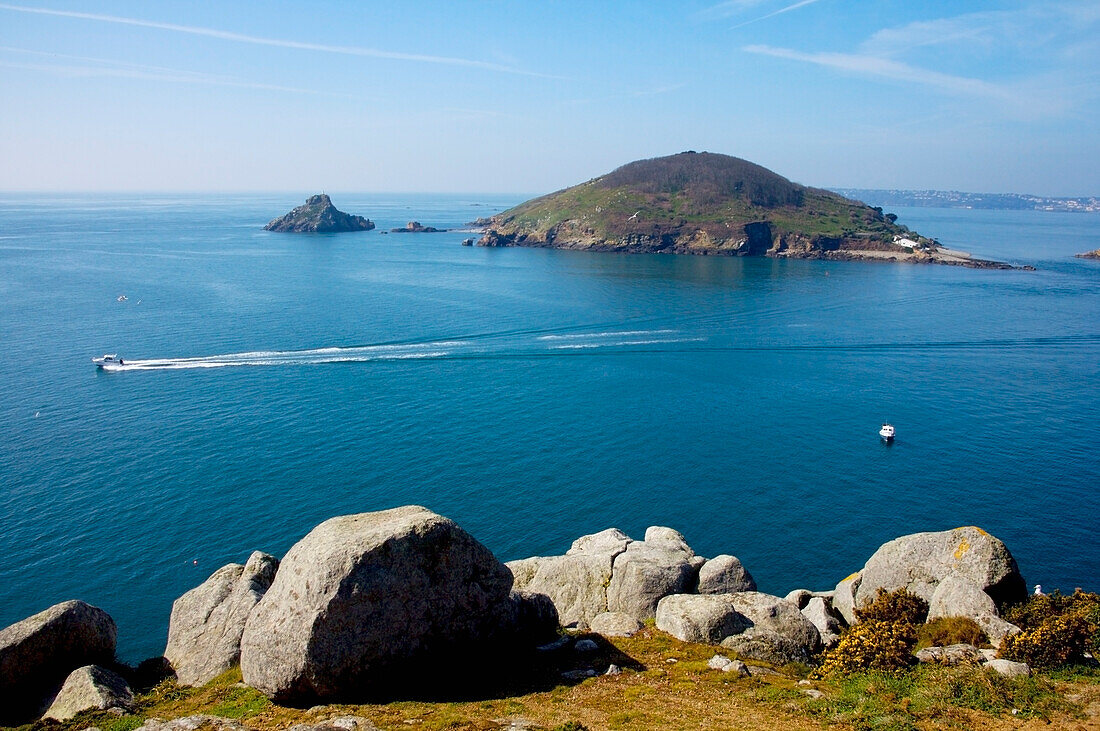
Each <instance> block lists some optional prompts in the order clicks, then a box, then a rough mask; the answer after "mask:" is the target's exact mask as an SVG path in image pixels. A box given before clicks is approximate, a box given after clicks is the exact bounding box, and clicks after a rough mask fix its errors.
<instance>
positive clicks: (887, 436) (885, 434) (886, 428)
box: [878, 424, 894, 442]
mask: <svg viewBox="0 0 1100 731" xmlns="http://www.w3.org/2000/svg"><path fill="white" fill-rule="evenodd" d="M878 435H879V436H880V437H882V439H883V441H885V442H892V441H894V425H893V424H883V425H882V428H881V429H879V430H878Z"/></svg>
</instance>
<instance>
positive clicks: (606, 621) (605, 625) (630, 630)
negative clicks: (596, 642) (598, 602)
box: [589, 612, 642, 637]
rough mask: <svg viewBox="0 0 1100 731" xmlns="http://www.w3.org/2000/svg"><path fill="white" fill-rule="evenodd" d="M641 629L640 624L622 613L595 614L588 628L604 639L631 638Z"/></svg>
mask: <svg viewBox="0 0 1100 731" xmlns="http://www.w3.org/2000/svg"><path fill="white" fill-rule="evenodd" d="M641 628H642V623H641V622H639V621H638V620H637V619H635V618H634V617H632V616H630V615H629V614H623V613H622V612H604V613H603V614H597V615H596V616H595V617H593V618H592V623H591V625H590V626H589V629H590V630H592V631H593V632H595V633H596V634H599V635H603V636H604V637H631V636H632V635H634V633H636V632H637V631H638V630H640V629H641Z"/></svg>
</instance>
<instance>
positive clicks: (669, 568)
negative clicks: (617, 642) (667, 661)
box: [607, 528, 697, 621]
mask: <svg viewBox="0 0 1100 731" xmlns="http://www.w3.org/2000/svg"><path fill="white" fill-rule="evenodd" d="M650 530H652V528H651V529H650ZM648 532H649V531H647V534H648ZM688 551H690V549H688ZM693 555H694V554H691V555H689V554H688V553H685V552H684V551H682V550H680V549H679V548H676V547H670V546H669V545H668V544H667V542H665V541H664V540H662V541H660V542H656V543H650V542H649V541H636V542H634V543H631V544H630V545H629V546H627V547H626V550H625V551H623V552H622V553H620V554H619V555H618V556H616V557H615V564H614V567H613V568H612V572H611V581H610V582H609V583H608V585H607V609H608V611H611V612H622V613H624V614H629V615H630V616H632V617H634V618H635V619H638V620H643V621H644V620H646V619H652V618H653V617H654V615H655V614H656V612H657V602H658V601H660V600H661V598H662V597H666V596H668V595H670V594H683V593H685V592H687V591H690V590H691V589H692V587H693V585H694V584H695V578H696V570H697V569H696V568H694V567H693V564H692V561H691V558H692V556H693Z"/></svg>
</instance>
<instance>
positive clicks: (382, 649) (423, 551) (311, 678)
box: [241, 506, 556, 703]
mask: <svg viewBox="0 0 1100 731" xmlns="http://www.w3.org/2000/svg"><path fill="white" fill-rule="evenodd" d="M511 586H512V574H511V573H510V572H509V571H508V569H507V568H506V567H505V566H504V565H503V564H501V563H500V562H499V561H497V560H496V558H494V557H493V555H492V554H491V553H490V552H489V550H488V549H487V548H485V547H484V546H483V545H481V544H480V543H478V542H477V541H476V540H474V538H473V537H472V536H470V535H469V534H468V533H466V531H464V530H462V529H461V528H459V527H458V526H457V525H455V524H454V522H452V521H451V520H448V519H447V518H444V517H442V516H440V515H436V514H435V513H432V512H431V511H429V510H427V509H425V508H422V507H418V506H408V507H403V508H395V509H393V510H384V511H381V512H377V513H363V514H359V515H346V516H341V517H337V518H332V519H330V520H327V521H325V522H324V523H321V524H320V525H319V526H317V527H316V528H314V529H313V530H312V531H310V533H309V534H308V535H307V536H305V537H304V538H303V539H302V540H300V541H299V542H298V543H296V544H295V545H294V546H293V547H291V549H290V551H289V552H287V554H286V556H285V557H284V558H283V561H282V564H281V565H280V567H279V571H278V573H277V574H276V575H275V581H274V582H273V583H272V584H271V588H270V589H268V591H267V593H266V594H265V595H264V597H263V598H262V599H261V600H260V602H259V603H258V604H257V605H256V607H255V609H253V610H252V613H251V614H250V615H249V617H248V622H247V623H246V625H245V630H244V635H243V636H242V638H241V672H242V673H243V675H244V681H245V682H246V683H247V684H249V685H251V686H252V687H254V688H257V689H258V690H260V691H261V692H263V693H264V694H266V695H267V696H268V697H270V698H272V699H274V700H276V701H279V702H288V703H301V702H305V701H312V700H315V699H321V700H345V699H347V700H354V699H357V698H362V697H365V696H369V695H373V694H376V693H386V692H387V691H390V690H392V688H393V687H394V685H395V684H396V683H398V682H400V681H402V680H408V679H410V678H413V677H418V676H422V677H419V680H420V681H423V680H424V678H425V677H427V676H429V675H433V674H435V671H434V670H432V669H433V668H438V667H439V666H440V664H441V663H447V662H451V661H453V660H454V658H455V657H457V656H459V655H460V654H463V653H465V654H466V656H467V657H478V656H484V655H486V654H491V651H493V650H496V649H501V648H504V647H507V646H510V645H511V644H512V643H513V642H517V641H519V640H518V639H517V638H519V637H521V636H522V635H523V634H524V632H523V631H522V629H523V628H521V627H518V626H517V622H519V621H521V619H520V618H522V617H523V616H531V613H525V610H524V609H523V608H522V606H523V602H522V601H518V602H517V599H516V598H515V597H514V596H513V595H512V594H511V593H510V589H511ZM539 611H540V610H539V609H538V608H536V609H535V610H534V612H533V614H534V615H538V613H539ZM554 624H555V625H556V622H555V623H554Z"/></svg>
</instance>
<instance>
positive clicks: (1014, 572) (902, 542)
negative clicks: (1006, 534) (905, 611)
mask: <svg viewBox="0 0 1100 731" xmlns="http://www.w3.org/2000/svg"><path fill="white" fill-rule="evenodd" d="M861 573H862V580H861V581H860V584H859V587H858V588H857V589H856V593H855V601H856V606H861V605H863V604H866V603H870V602H871V601H873V600H874V598H875V595H876V592H877V591H878V589H880V588H882V589H885V590H886V591H894V590H896V589H901V588H905V589H908V590H909V592H910V593H912V594H916V595H917V596H919V597H921V598H923V599H924V600H925V601H931V599H932V595H933V594H935V592H936V588H937V587H938V586H939V584H940V582H942V581H943V580H944V579H946V578H947V577H948V576H952V575H954V576H956V577H958V578H960V579H963V580H965V581H967V582H969V583H971V584H973V585H975V586H977V587H978V588H979V589H980V590H982V591H984V592H985V593H986V594H988V595H989V596H990V597H991V598H992V599H993V601H994V603H996V604H997V605H998V606H1004V605H1006V604H1010V603H1013V602H1018V601H1023V600H1024V599H1025V598H1026V597H1027V586H1026V585H1025V584H1024V580H1023V577H1022V576H1020V570H1019V568H1018V567H1017V566H1016V560H1015V559H1014V558H1012V554H1011V553H1009V551H1008V548H1007V547H1006V546H1005V544H1004V543H1002V542H1001V541H1000V540H998V539H996V538H994V537H993V536H991V535H989V534H988V533H986V532H985V531H984V530H982V529H981V528H977V527H974V526H966V527H963V528H955V529H954V530H948V531H940V532H935V533H914V534H912V535H908V536H902V537H900V538H895V539H894V540H892V541H890V542H888V543H885V544H883V545H882V546H881V547H879V549H878V550H877V551H875V553H874V555H872V556H871V558H870V559H868V561H867V564H866V565H865V566H864V567H863V571H862V572H861ZM837 591H838V593H839V591H840V587H839V586H838V587H837Z"/></svg>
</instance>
